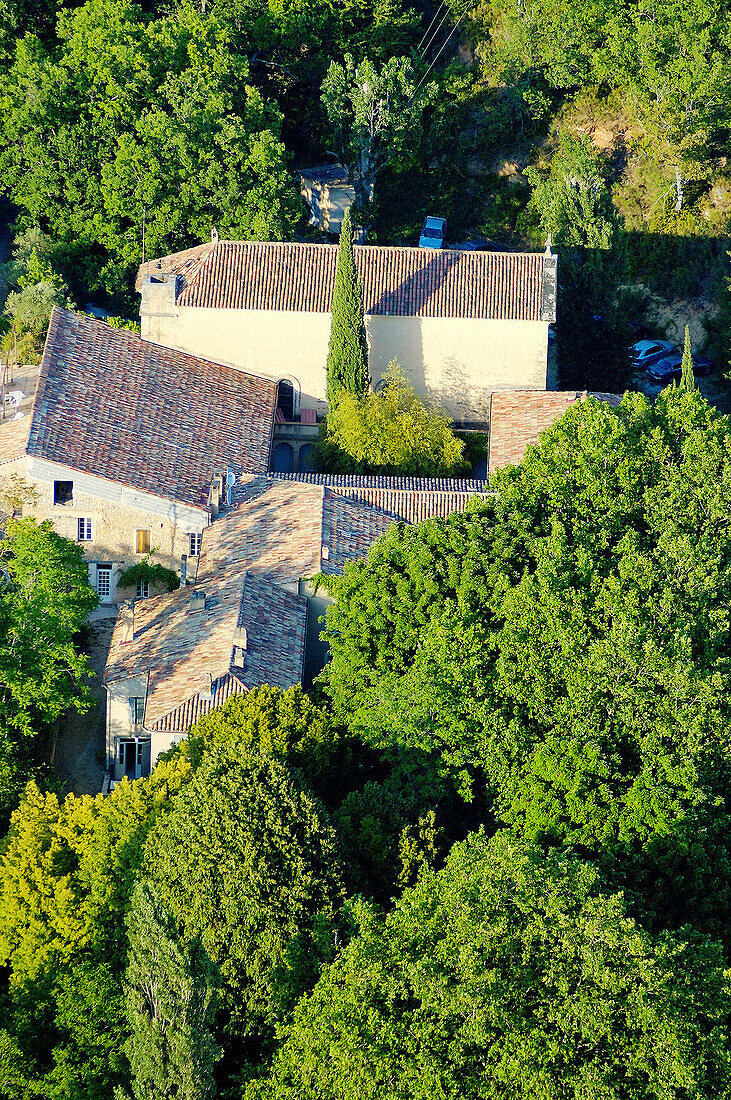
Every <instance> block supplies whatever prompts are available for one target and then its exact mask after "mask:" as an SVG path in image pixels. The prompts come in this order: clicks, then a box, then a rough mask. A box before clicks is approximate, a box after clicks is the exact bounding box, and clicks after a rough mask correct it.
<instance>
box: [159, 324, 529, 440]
mask: <svg viewBox="0 0 731 1100" xmlns="http://www.w3.org/2000/svg"><path fill="white" fill-rule="evenodd" d="M141 320H142V335H143V336H144V337H145V338H146V339H149V340H152V341H154V342H155V343H158V344H163V345H165V346H166V347H171V348H177V349H178V350H180V351H187V352H190V353H191V354H193V355H199V356H203V357H205V358H208V359H213V360H216V361H218V362H221V363H226V364H227V365H228V366H232V367H236V368H238V369H239V370H245V371H249V372H250V373H252V374H259V375H263V376H264V377H266V378H271V379H272V380H273V381H275V382H278V381H280V380H281V379H283V378H288V379H291V380H292V381H294V382H295V383H296V384H297V385H298V386H299V388H300V391H301V393H302V408H315V409H317V411H318V412H319V413H320V414H323V413H325V412H326V410H327V406H326V402H325V362H326V358H327V345H328V340H329V338H330V314H329V313H300V312H285V311H281V312H267V311H263V310H233V309H231V310H224V309H197V308H185V307H176V308H175V309H174V310H173V311H171V312H170V313H165V312H160V313H156V314H154V315H152V314H147V315H145V314H143V315H142V318H141ZM366 327H367V330H368V338H369V344H370V365H371V376H372V378H373V382H374V384H376V383H377V382H378V380H379V379H380V378H381V376H382V375H383V372H384V371H385V369H386V367H387V366H388V363H389V361H390V360H391V359H394V358H396V359H398V360H399V362H400V363H401V365H402V367H403V368H404V371H405V373H406V375H407V377H408V378H410V379H411V381H412V383H413V385H414V387H415V389H416V391H417V392H418V393H419V394H421V395H422V396H424V397H427V398H429V399H430V400H431V401H434V402H436V403H438V404H440V405H441V406H442V407H443V408H445V409H446V410H447V411H448V412H449V413H450V415H451V416H453V417H454V418H455V419H457V420H484V419H486V416H487V402H488V399H489V395H490V393H491V392H492V391H493V390H501V389H539V390H543V389H545V388H546V365H547V358H548V324H547V323H546V322H544V321H484V320H477V319H459V318H445V317H383V316H372V317H367V318H366Z"/></svg>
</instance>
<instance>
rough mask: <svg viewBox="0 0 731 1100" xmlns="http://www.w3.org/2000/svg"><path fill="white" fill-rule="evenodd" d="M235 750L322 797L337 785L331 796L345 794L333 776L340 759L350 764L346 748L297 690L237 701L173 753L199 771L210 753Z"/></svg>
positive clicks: (266, 690)
mask: <svg viewBox="0 0 731 1100" xmlns="http://www.w3.org/2000/svg"><path fill="white" fill-rule="evenodd" d="M232 744H235V745H238V746H239V747H240V748H241V749H242V750H244V751H245V752H247V753H252V752H253V753H255V754H261V755H263V756H272V757H274V758H275V759H276V760H279V761H281V762H282V763H283V764H286V765H287V767H288V768H289V769H290V770H295V771H297V772H299V773H300V774H301V775H302V776H303V777H304V779H305V781H306V783H307V785H308V786H309V787H310V788H311V789H312V790H314V791H316V792H317V793H318V795H320V796H321V797H322V796H323V795H324V794H325V793H326V792H327V791H328V790H329V788H330V787H331V786H332V785H333V783H335V787H336V791H335V792H333V793H340V794H342V778H341V777H340V776H338V777H337V779H336V780H335V779H334V777H333V776H332V774H331V770H332V767H333V764H334V762H335V757H336V754H338V753H341V752H343V751H344V752H345V759H347V752H348V749H347V746H343V745H342V744H341V736H340V731H339V730H338V729H337V728H336V727H334V726H333V723H332V721H331V720H330V716H329V714H328V713H327V711H326V710H325V709H324V708H323V707H321V706H318V705H317V704H316V703H314V702H313V700H312V699H311V698H310V696H309V695H307V694H306V693H305V692H304V691H303V690H302V688H301V687H299V686H298V685H297V686H294V687H290V688H287V689H286V691H282V689H281V688H277V687H272V686H271V685H270V684H263V685H262V686H261V687H257V688H253V689H252V690H251V691H247V692H245V693H244V694H243V695H234V696H233V697H232V698H231V699H229V700H228V702H227V703H225V705H224V706H222V707H217V708H216V709H215V710H212V711H211V712H210V713H209V714H207V715H205V716H204V717H203V718H201V719H200V720H199V721H198V722H196V724H195V725H194V726H193V727H192V729H191V730H190V731H189V733H188V735H187V737H186V738H185V740H184V741H181V742H179V744H178V745H177V746H176V749H175V752H176V753H182V754H183V755H185V756H186V757H187V758H188V759H189V760H190V761H191V763H192V765H193V767H194V768H197V767H198V766H199V765H200V764H201V762H202V761H203V759H204V756H205V754H206V752H208V751H209V750H210V749H212V748H214V747H215V746H216V745H232ZM341 762H342V763H344V760H343V761H341Z"/></svg>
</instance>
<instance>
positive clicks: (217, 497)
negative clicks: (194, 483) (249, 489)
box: [208, 470, 226, 519]
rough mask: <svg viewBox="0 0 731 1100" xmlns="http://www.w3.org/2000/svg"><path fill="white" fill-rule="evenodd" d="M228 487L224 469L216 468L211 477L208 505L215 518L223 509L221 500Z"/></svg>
mask: <svg viewBox="0 0 731 1100" xmlns="http://www.w3.org/2000/svg"><path fill="white" fill-rule="evenodd" d="M225 489H226V474H225V471H223V470H214V471H213V477H212V478H211V487H210V489H209V490H208V507H209V508H210V509H211V515H212V516H213V518H214V519H215V518H216V516H217V515H218V513H219V512H220V511H221V502H222V500H223V495H224V492H225Z"/></svg>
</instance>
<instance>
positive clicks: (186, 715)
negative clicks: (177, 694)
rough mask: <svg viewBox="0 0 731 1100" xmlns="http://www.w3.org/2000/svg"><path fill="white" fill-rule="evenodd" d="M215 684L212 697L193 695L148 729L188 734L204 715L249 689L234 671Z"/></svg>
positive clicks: (148, 726) (147, 727)
mask: <svg viewBox="0 0 731 1100" xmlns="http://www.w3.org/2000/svg"><path fill="white" fill-rule="evenodd" d="M213 686H214V692H213V695H212V696H211V697H210V698H208V697H204V698H201V696H200V694H198V695H193V696H191V698H190V699H186V700H185V702H184V703H181V704H180V706H179V707H176V708H175V710H171V711H170V713H169V714H164V715H163V716H162V718H158V720H157V722H153V723H152V725H146V729H149V730H155V731H162V730H164V731H167V732H168V733H174V734H179V735H183V734H186V733H187V732H188V730H189V729H190V727H191V726H192V725H193V724H194V723H195V722H197V721H198V719H199V718H203V716H204V715H206V714H208V712H209V711H211V710H216V709H217V708H218V707H222V706H223V704H224V703H226V702H227V701H228V700H229V699H230V698H231V696H232V695H243V694H244V693H245V692H246V691H248V690H249V689H248V688H247V687H245V686H244V684H243V683H242V682H241V680H239V678H238V676H236V675H235V674H234V673H229V674H228V675H227V676H223V677H222V678H221V679H220V680H216V681H215V683H214V685H213Z"/></svg>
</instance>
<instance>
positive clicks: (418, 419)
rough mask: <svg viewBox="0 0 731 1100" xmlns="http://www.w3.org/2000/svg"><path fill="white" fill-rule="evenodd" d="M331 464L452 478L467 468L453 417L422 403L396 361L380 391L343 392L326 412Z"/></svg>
mask: <svg viewBox="0 0 731 1100" xmlns="http://www.w3.org/2000/svg"><path fill="white" fill-rule="evenodd" d="M326 443H327V444H329V448H334V449H335V454H331V453H330V450H329V448H328V447H327V446H326V447H325V449H324V453H323V457H324V459H325V461H326V462H328V463H329V464H331V465H332V464H337V465H339V466H341V467H342V466H345V467H349V468H351V469H353V470H358V471H359V472H362V473H376V474H381V473H389V474H411V475H414V476H417V477H453V476H454V475H455V474H457V475H459V474H461V473H463V472H464V470H465V468H466V467H465V463H464V461H463V458H462V452H463V450H464V443H463V442H462V440H460V439H458V438H457V437H456V436H455V435H454V433H453V431H452V421H451V419H450V418H449V417H448V416H446V415H445V414H444V413H442V412H440V411H439V410H438V409H433V408H430V407H429V406H428V405H427V404H425V402H423V401H422V400H421V399H420V398H419V396H418V395H417V393H416V391H415V390H414V388H413V386H411V385H410V384H409V383H408V382H407V381H406V378H405V376H404V374H403V371H402V370H401V368H400V366H399V364H398V363H396V361H395V360H394V361H393V362H392V363H390V364H389V368H388V371H387V372H386V375H385V377H384V386H383V389H382V390H381V391H380V392H378V393H373V392H370V393H367V394H363V395H358V394H356V393H352V392H350V391H345V392H342V393H341V395H340V397H339V399H338V401H337V403H336V404H335V406H334V408H332V409H331V411H330V412H329V413H328V418H327V435H326Z"/></svg>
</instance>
